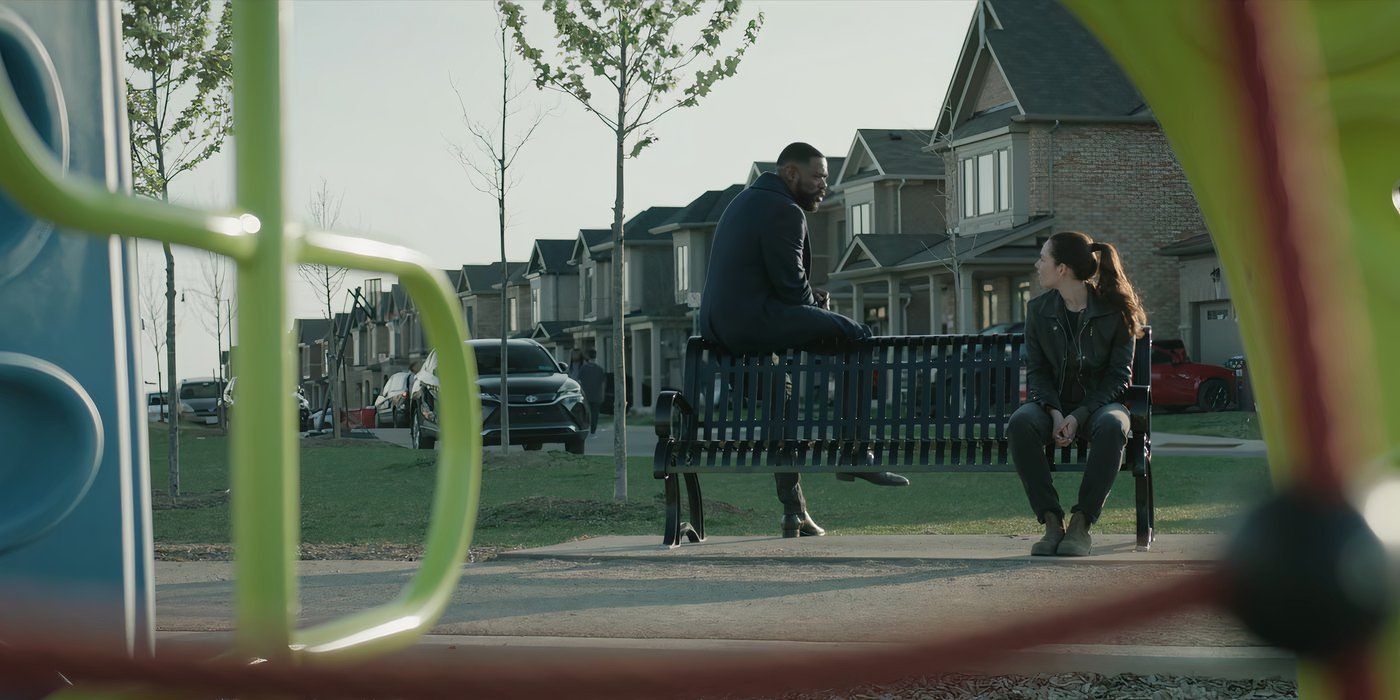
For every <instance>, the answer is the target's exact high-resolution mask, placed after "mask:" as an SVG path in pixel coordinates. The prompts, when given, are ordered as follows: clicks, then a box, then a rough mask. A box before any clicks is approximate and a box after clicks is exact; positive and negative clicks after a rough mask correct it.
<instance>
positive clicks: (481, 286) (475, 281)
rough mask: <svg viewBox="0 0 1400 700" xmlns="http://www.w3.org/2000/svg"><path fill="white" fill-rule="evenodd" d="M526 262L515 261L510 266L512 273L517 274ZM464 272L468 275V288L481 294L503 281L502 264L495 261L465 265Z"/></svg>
mask: <svg viewBox="0 0 1400 700" xmlns="http://www.w3.org/2000/svg"><path fill="white" fill-rule="evenodd" d="M524 267H525V263H522V262H513V263H510V267H509V268H508V269H509V271H510V274H512V275H513V274H515V273H516V272H517V271H519V270H521V269H523V268H524ZM462 272H464V273H465V274H466V276H467V283H466V290H467V291H471V292H473V293H477V294H480V293H482V292H484V291H487V290H489V289H491V288H492V287H493V286H497V285H499V284H500V283H501V264H500V263H499V262H493V263H491V264H490V265H463V266H462Z"/></svg>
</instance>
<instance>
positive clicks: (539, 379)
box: [408, 339, 588, 454]
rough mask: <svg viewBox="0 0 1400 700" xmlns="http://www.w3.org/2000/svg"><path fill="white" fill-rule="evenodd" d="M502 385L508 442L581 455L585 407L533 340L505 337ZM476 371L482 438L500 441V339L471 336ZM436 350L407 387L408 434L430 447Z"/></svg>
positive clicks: (574, 387) (435, 395)
mask: <svg viewBox="0 0 1400 700" xmlns="http://www.w3.org/2000/svg"><path fill="white" fill-rule="evenodd" d="M509 343H510V345H509V350H508V352H507V356H508V358H509V360H510V364H509V365H508V366H507V368H506V378H507V383H506V386H507V388H508V389H509V391H510V442H511V444H512V445H522V446H524V448H525V449H527V450H538V449H540V448H541V447H543V446H544V444H545V443H547V442H553V443H563V444H564V449H566V450H568V451H569V452H572V453H574V454H583V446H584V442H585V441H586V440H587V439H588V406H587V404H586V403H585V402H584V400H583V393H582V391H581V390H580V389H579V385H578V382H576V381H574V380H573V379H571V378H569V375H567V374H565V370H566V369H567V367H566V366H565V365H564V364H563V363H560V362H558V361H556V360H555V359H554V357H553V356H551V355H550V354H549V351H548V350H545V349H544V346H542V345H540V344H539V343H536V342H535V341H533V340H523V339H522V340H511V341H509ZM467 344H468V345H469V346H471V348H472V351H473V352H474V353H476V368H477V372H478V374H479V375H480V376H479V378H478V379H477V390H478V392H479V393H480V396H481V415H482V422H481V439H482V443H483V444H486V445H499V444H501V378H500V373H501V341H499V340H469V341H467ZM437 400H438V377H437V352H436V351H433V352H431V353H429V354H428V357H427V358H426V359H424V360H423V367H422V368H421V369H419V370H418V373H417V374H415V375H414V376H413V382H412V387H411V388H410V389H409V392H408V403H409V435H410V439H411V440H412V442H413V446H414V447H416V448H419V449H431V448H432V447H433V445H435V444H436V443H437V437H438V422H437Z"/></svg>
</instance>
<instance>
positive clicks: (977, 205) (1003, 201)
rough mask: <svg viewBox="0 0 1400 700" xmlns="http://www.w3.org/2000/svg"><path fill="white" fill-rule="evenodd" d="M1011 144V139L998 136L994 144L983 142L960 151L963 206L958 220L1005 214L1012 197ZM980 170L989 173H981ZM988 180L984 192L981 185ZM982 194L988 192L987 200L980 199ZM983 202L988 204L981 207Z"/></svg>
mask: <svg viewBox="0 0 1400 700" xmlns="http://www.w3.org/2000/svg"><path fill="white" fill-rule="evenodd" d="M1013 146H1014V144H1013V142H1010V141H1007V140H998V141H997V142H996V144H995V145H991V146H988V145H984V146H982V147H981V148H978V149H976V150H971V149H969V151H968V152H967V153H965V154H959V156H958V158H957V160H958V164H959V177H960V180H959V182H960V183H961V187H962V206H961V207H960V209H959V214H960V215H961V217H960V219H961V220H970V219H980V218H982V217H986V216H994V215H999V214H1006V213H1008V212H1010V211H1011V210H1012V208H1013V205H1014V201H1015V196H1014V195H1015V184H1014V182H1013V178H1012V171H1013V170H1014V168H1015V166H1014V165H1013V164H1012V158H1011V151H1012V148H1013ZM984 166H988V167H984ZM983 170H988V171H990V173H989V174H985V175H984V173H983ZM984 178H985V179H984ZM988 181H990V183H991V191H990V192H989V193H984V192H983V191H982V188H983V186H984V185H985V183H987V182H988ZM984 194H988V195H989V196H990V200H989V201H986V202H984V201H983V195H984ZM984 204H987V205H988V206H986V207H984V206H983V205H984Z"/></svg>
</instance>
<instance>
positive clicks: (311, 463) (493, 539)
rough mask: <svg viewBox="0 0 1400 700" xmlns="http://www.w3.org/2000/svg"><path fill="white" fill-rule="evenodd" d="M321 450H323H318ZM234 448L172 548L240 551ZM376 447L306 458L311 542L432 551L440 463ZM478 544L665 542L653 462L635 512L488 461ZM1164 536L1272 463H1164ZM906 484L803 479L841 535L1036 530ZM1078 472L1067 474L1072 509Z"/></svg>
mask: <svg viewBox="0 0 1400 700" xmlns="http://www.w3.org/2000/svg"><path fill="white" fill-rule="evenodd" d="M165 435H166V434H165V431H164V429H163V427H162V426H154V427H152V429H151V481H152V484H153V486H154V487H155V489H156V491H157V495H156V499H157V500H158V501H161V500H164V496H162V495H160V494H161V493H163V492H164V490H165V484H166V465H165V460H166V449H165V445H166V442H165ZM307 442H308V443H309V442H310V441H307ZM226 445H227V438H225V437H223V436H221V435H219V434H218V433H217V432H216V431H210V430H201V429H198V428H192V429H189V430H182V431H181V481H182V485H183V493H185V494H189V496H190V497H191V499H192V500H195V501H196V502H198V503H202V504H203V505H202V506H200V507H185V508H174V509H170V508H158V509H157V510H156V511H155V537H156V541H157V542H160V543H204V544H218V543H227V542H228V538H229V515H228V504H227V503H226V502H223V501H222V500H221V499H216V498H205V499H202V500H201V499H200V495H201V494H209V493H210V492H215V491H222V490H223V489H227V488H228V468H227V459H226V457H225V447H226ZM380 445H381V443H377V442H372V441H365V442H364V444H350V445H347V444H345V441H342V443H341V445H336V446H329V445H328V446H311V445H310V444H307V445H306V446H304V447H303V449H302V453H301V454H302V538H303V540H304V541H305V542H308V543H314V544H373V543H394V544H415V543H421V542H422V540H423V536H424V533H425V531H426V527H427V522H428V504H429V502H430V498H431V490H432V487H433V475H434V463H433V456H431V455H426V456H425V455H424V454H421V453H417V452H413V451H410V450H406V449H403V448H399V447H391V446H380ZM486 460H487V465H486V470H485V472H484V474H483V477H482V485H483V491H484V492H483V495H482V508H481V513H480V520H479V522H478V529H477V535H476V539H475V542H473V544H474V545H481V546H499V547H519V546H538V545H545V544H553V543H557V542H563V541H566V540H570V539H574V538H578V537H584V536H590V537H591V536H600V535H614V534H618V535H654V536H656V538H657V541H658V542H660V538H661V527H662V523H663V505H662V501H661V488H660V484H659V483H658V482H657V481H656V480H654V479H653V478H652V476H651V459H650V456H645V457H637V458H634V459H632V460H631V463H630V467H631V469H630V473H629V474H630V479H629V487H630V489H631V499H630V500H629V501H628V502H627V503H621V504H619V503H614V502H612V474H613V467H612V462H611V460H610V459H609V458H606V457H585V456H575V455H569V454H565V453H562V452H532V453H528V454H526V453H520V452H516V453H513V454H511V455H509V456H507V457H505V458H502V457H501V456H499V455H497V454H495V453H493V452H491V451H489V450H488V451H487V456H486ZM1153 466H1154V468H1155V471H1156V475H1157V503H1158V504H1159V506H1158V511H1157V527H1158V530H1159V532H1165V533H1186V532H1190V533H1198V532H1215V531H1219V530H1222V529H1224V528H1225V527H1227V526H1228V523H1229V522H1230V520H1231V519H1232V518H1233V517H1234V516H1235V515H1237V514H1238V513H1240V512H1241V510H1242V509H1243V508H1244V507H1245V506H1246V505H1248V504H1250V503H1254V502H1257V501H1259V500H1260V499H1262V498H1263V497H1264V495H1265V494H1266V493H1268V491H1269V488H1270V486H1269V479H1268V473H1267V469H1266V466H1265V463H1264V460H1262V459H1246V458H1219V457H1158V458H1156V459H1155V460H1154V462H1153ZM910 478H911V479H912V480H913V485H912V486H910V487H907V488H898V489H890V488H880V487H876V486H871V485H869V484H866V483H864V482H859V481H858V482H855V483H842V482H838V481H836V479H835V478H834V477H833V476H831V475H817V476H812V477H808V478H806V479H804V480H803V482H804V483H803V488H804V490H805V492H806V494H807V500H808V506H809V508H810V510H811V512H812V515H813V517H814V518H816V520H817V522H819V523H821V525H822V526H823V527H825V528H827V530H828V532H830V533H831V534H834V535H852V534H921V533H928V534H976V533H996V534H1012V533H1032V532H1034V531H1036V529H1037V525H1036V524H1035V521H1034V520H1033V519H1032V518H1031V517H1030V514H1029V512H1028V507H1027V506H1026V503H1025V496H1024V495H1023V492H1022V490H1021V485H1020V482H1019V480H1018V479H1017V478H1016V475H1015V474H962V475H955V474H910ZM1078 479H1079V475H1078V474H1064V475H1059V476H1057V477H1056V484H1057V485H1058V486H1059V489H1060V494H1061V496H1062V497H1064V498H1065V499H1066V501H1067V502H1068V503H1073V497H1074V494H1075V493H1077V491H1078V484H1079V482H1078ZM701 485H702V487H703V488H704V493H705V498H706V518H707V529H708V530H709V532H710V534H715V535H753V534H761V535H774V534H777V533H778V521H779V517H780V515H781V513H782V510H781V507H780V506H779V504H778V501H777V498H776V496H775V494H774V491H773V488H774V487H773V478H772V477H771V476H769V475H717V476H710V477H701ZM1133 522H1134V521H1133V484H1132V479H1131V477H1129V476H1127V475H1121V476H1120V477H1119V479H1118V483H1117V488H1116V489H1115V490H1114V492H1113V494H1112V496H1111V497H1110V498H1109V502H1108V508H1107V509H1106V511H1105V514H1104V517H1103V520H1102V521H1101V522H1100V526H1099V529H1100V530H1101V531H1103V532H1122V533H1127V532H1132V531H1133Z"/></svg>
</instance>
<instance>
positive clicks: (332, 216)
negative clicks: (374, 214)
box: [297, 178, 350, 437]
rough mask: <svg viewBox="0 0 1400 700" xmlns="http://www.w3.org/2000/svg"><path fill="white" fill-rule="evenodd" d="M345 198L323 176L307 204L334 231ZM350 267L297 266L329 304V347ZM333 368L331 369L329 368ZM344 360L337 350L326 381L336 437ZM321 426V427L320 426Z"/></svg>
mask: <svg viewBox="0 0 1400 700" xmlns="http://www.w3.org/2000/svg"><path fill="white" fill-rule="evenodd" d="M343 201H345V194H344V193H343V192H342V193H340V194H333V193H332V192H331V191H330V187H328V186H327V185H326V179H325V178H321V185H320V187H318V188H317V189H316V191H314V192H312V193H311V202H310V204H308V205H307V211H308V213H310V214H311V222H312V223H313V224H315V225H316V228H318V229H320V230H322V231H333V230H335V225H336V224H337V223H339V221H340V204H341V202H343ZM349 271H350V270H349V268H345V267H336V266H335V265H326V264H324V263H302V264H300V265H298V266H297V274H299V275H301V278H302V279H303V280H305V281H306V283H307V284H309V285H311V288H312V289H314V290H316V298H317V300H324V301H325V303H326V305H325V306H324V307H322V308H321V312H322V313H324V314H325V315H326V318H327V319H328V320H330V321H331V323H330V324H328V325H327V326H326V347H328V348H333V347H335V344H334V340H335V307H334V306H333V305H332V303H331V299H333V298H334V297H335V295H336V294H337V293H338V292H340V288H341V286H343V285H344V284H345V274H346V273H347V272H349ZM327 369H330V368H327ZM344 372H345V363H344V362H342V361H341V357H340V353H339V352H336V353H335V369H334V371H332V372H330V375H329V377H328V378H327V380H326V396H327V398H329V399H330V401H329V403H330V416H331V419H330V422H331V426H332V427H331V429H332V430H333V431H334V433H333V434H334V436H335V437H340V421H339V420H337V418H336V416H337V413H336V404H335V389H336V385H337V383H339V384H340V387H341V391H342V392H344V390H345V387H344V385H345V378H344V376H342V375H343V374H344ZM317 427H319V426H317Z"/></svg>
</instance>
